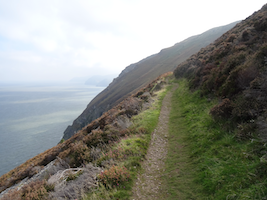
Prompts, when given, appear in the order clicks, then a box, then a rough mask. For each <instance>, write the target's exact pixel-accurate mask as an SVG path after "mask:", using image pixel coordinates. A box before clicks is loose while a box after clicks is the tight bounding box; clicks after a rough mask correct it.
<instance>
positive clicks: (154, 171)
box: [132, 85, 178, 200]
mask: <svg viewBox="0 0 267 200" xmlns="http://www.w3.org/2000/svg"><path fill="white" fill-rule="evenodd" d="M177 87H178V85H174V86H173V88H172V89H171V90H170V91H169V92H168V93H167V94H166V96H165V97H164V99H163V102H162V107H161V111H160V116H159V122H158V125H157V127H156V129H155V130H154V132H153V133H152V136H151V142H150V145H149V148H148V151H147V155H146V159H145V161H144V162H143V163H142V168H143V171H142V172H141V173H140V174H138V177H137V181H136V183H135V185H134V187H133V196H132V200H145V199H147V200H149V199H153V200H156V199H161V200H162V199H164V198H165V197H166V196H167V191H166V190H164V189H163V187H162V184H163V183H162V175H163V174H164V171H165V158H166V155H167V152H168V147H167V144H168V124H169V114H170V109H171V98H172V93H173V91H175V90H176V89H177Z"/></svg>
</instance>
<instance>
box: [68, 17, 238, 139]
mask: <svg viewBox="0 0 267 200" xmlns="http://www.w3.org/2000/svg"><path fill="white" fill-rule="evenodd" d="M236 23H237V22H235V23H232V24H229V25H226V26H222V27H217V28H213V29H211V30H208V31H206V32H204V33H202V34H200V35H197V36H193V37H190V38H188V39H186V40H184V41H182V42H180V43H177V44H175V45H174V46H172V47H169V48H166V49H163V50H161V51H160V52H159V53H158V54H155V55H152V56H149V57H147V58H145V59H143V60H141V61H139V62H137V63H134V64H131V65H130V66H128V67H126V68H125V70H124V71H122V73H121V74H120V75H119V77H117V78H116V79H114V80H113V82H112V83H111V84H110V85H109V86H108V87H107V88H106V89H105V90H104V91H102V92H101V93H100V94H98V95H97V96H96V97H95V98H94V99H93V100H92V101H91V102H90V104H89V105H88V106H87V108H86V109H85V110H84V111H83V113H82V114H81V115H80V116H79V117H78V118H77V119H76V120H75V121H74V122H73V124H72V126H69V127H68V128H67V129H66V131H65V132H64V139H68V138H69V137H71V136H72V135H73V134H74V133H75V132H76V131H77V130H80V129H81V128H83V127H84V126H86V125H87V124H88V123H90V122H91V121H93V120H94V119H96V118H98V117H100V116H101V115H102V113H104V112H105V111H107V110H109V109H110V108H112V107H113V106H115V105H116V104H118V103H119V102H120V101H122V100H123V99H124V98H125V97H127V96H129V95H130V94H133V93H134V92H136V91H137V90H139V89H140V88H141V87H143V86H144V85H146V84H148V83H149V82H150V81H152V80H154V79H155V78H156V77H158V76H159V75H161V74H163V73H166V72H169V71H173V70H174V69H175V68H176V66H177V65H178V64H179V63H181V62H183V61H185V60H186V59H187V58H188V57H189V56H191V55H192V54H193V53H196V52H197V51H199V50H200V49H201V48H202V47H205V46H206V45H208V44H210V43H211V42H213V41H214V40H215V39H217V38H218V37H219V36H221V35H222V34H223V33H224V32H226V31H227V30H229V29H230V28H232V27H233V26H234V25H235V24H236ZM140 48H141V47H140Z"/></svg>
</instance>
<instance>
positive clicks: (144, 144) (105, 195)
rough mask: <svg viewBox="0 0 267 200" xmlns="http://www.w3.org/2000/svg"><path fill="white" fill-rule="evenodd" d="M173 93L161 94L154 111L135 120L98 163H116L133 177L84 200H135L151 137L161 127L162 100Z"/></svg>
mask: <svg viewBox="0 0 267 200" xmlns="http://www.w3.org/2000/svg"><path fill="white" fill-rule="evenodd" d="M169 89H170V87H168V88H166V89H163V90H161V91H159V92H158V94H157V98H156V100H155V102H154V103H153V104H152V106H151V108H150V109H148V110H145V111H144V112H142V113H140V114H139V115H137V116H134V117H133V118H132V122H133V125H132V126H131V127H130V128H129V129H128V130H129V131H128V133H127V136H126V137H124V138H121V140H120V141H119V142H117V143H115V144H113V145H112V146H110V147H109V148H108V149H107V151H106V152H103V155H102V156H101V158H99V159H98V161H96V163H97V164H98V165H100V164H101V162H103V161H108V160H110V159H112V161H113V162H114V165H116V166H121V167H126V169H127V173H128V172H129V173H130V179H127V181H124V182H119V185H116V186H115V185H113V186H112V185H107V184H104V183H103V184H99V187H98V188H96V189H95V190H94V191H93V192H91V193H88V194H86V195H85V197H84V198H83V199H84V200H99V199H129V198H130V197H131V195H132V186H133V183H134V181H135V179H136V176H137V172H140V170H141V162H142V161H143V159H144V157H145V155H146V152H147V148H148V145H149V142H150V138H151V137H150V136H151V133H152V132H153V130H154V129H155V128H156V126H157V123H158V118H159V114H160V109H161V105H162V100H163V98H164V96H165V95H166V93H167V91H168V90H169ZM114 177H115V175H114Z"/></svg>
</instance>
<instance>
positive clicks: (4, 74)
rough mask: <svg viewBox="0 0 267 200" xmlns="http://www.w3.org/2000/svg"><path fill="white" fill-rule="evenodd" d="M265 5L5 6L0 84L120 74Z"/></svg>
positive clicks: (124, 0)
mask: <svg viewBox="0 0 267 200" xmlns="http://www.w3.org/2000/svg"><path fill="white" fill-rule="evenodd" d="M265 3H266V1H265V0H254V1H244V0H224V1H214V0H201V1H199V0H186V1H178V0H23V1H22V0H8V1H7V0H0V82H5V81H6V82H15V81H16V82H18V81H26V82H31V81H69V80H71V79H72V78H76V77H90V76H93V75H108V74H114V76H115V77H116V76H117V75H118V74H119V73H120V72H121V71H122V70H123V69H124V68H125V67H127V66H128V65H130V64H132V63H136V62H138V61H140V60H141V59H143V58H145V57H147V56H150V55H152V54H155V53H158V52H159V51H160V50H161V49H163V48H167V47H170V46H172V45H174V44H175V43H178V42H180V41H182V40H184V39H186V38H188V37H190V36H193V35H197V34H201V33H203V32H205V31H207V30H209V29H211V28H214V27H218V26H223V25H226V24H229V23H232V22H234V21H237V20H243V19H245V18H247V17H248V16H250V15H251V14H253V13H254V12H255V11H257V10H259V9H261V7H262V6H263V5H264V4H265Z"/></svg>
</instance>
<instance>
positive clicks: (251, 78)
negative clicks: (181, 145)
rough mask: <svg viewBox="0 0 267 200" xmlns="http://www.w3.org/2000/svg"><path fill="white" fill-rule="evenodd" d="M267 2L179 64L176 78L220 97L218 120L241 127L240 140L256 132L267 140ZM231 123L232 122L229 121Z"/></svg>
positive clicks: (215, 111)
mask: <svg viewBox="0 0 267 200" xmlns="http://www.w3.org/2000/svg"><path fill="white" fill-rule="evenodd" d="M266 58H267V5H265V6H263V8H262V9H261V10H260V11H258V12H255V13H254V14H253V15H251V16H250V17H248V18H247V19H246V20H244V21H242V22H241V23H239V24H237V25H236V26H235V27H234V28H233V29H231V30H230V31H228V32H227V33H225V34H224V35H223V36H222V37H220V38H219V39H217V40H216V41H215V42H214V43H213V44H211V45H209V46H207V47H206V48H203V49H201V50H200V51H199V52H198V53H197V54H194V55H193V56H191V57H190V58H189V59H188V60H187V61H185V62H184V63H182V64H181V65H179V66H178V67H177V68H176V69H175V71H174V73H175V76H176V77H177V78H179V77H187V78H188V79H189V80H190V87H191V88H192V89H195V88H199V89H200V90H201V94H202V95H208V96H209V97H210V98H219V99H220V101H219V104H218V105H216V106H214V107H213V108H212V109H211V114H212V115H213V117H214V118H215V119H227V120H229V125H231V124H232V123H234V124H235V125H236V126H237V125H238V126H239V127H240V131H239V134H238V137H239V139H240V140H243V139H250V138H251V137H253V135H255V134H256V135H257V136H258V137H260V139H261V140H263V141H267V134H266V127H267V121H266V117H267V112H266V106H267V95H266V94H267V78H266V77H267V76H266V75H267V74H266V72H267V62H266V61H267V60H266ZM230 122H231V123H230Z"/></svg>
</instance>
